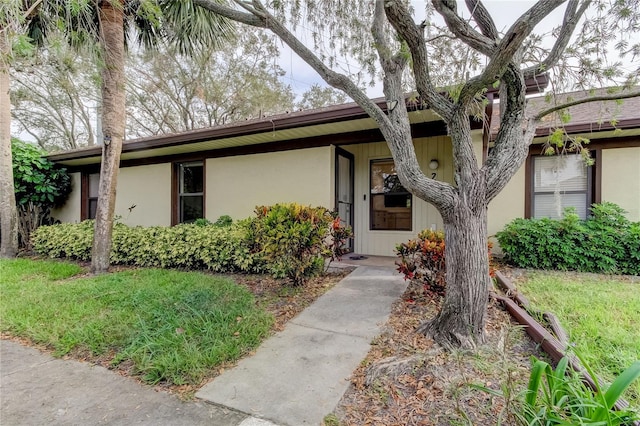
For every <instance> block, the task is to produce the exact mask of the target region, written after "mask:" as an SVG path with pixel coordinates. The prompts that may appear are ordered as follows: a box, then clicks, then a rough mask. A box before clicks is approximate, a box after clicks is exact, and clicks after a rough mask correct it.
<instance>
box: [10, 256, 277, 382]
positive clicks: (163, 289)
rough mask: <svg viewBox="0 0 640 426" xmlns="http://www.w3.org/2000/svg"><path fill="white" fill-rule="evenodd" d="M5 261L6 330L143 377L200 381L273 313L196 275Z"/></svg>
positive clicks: (253, 338)
mask: <svg viewBox="0 0 640 426" xmlns="http://www.w3.org/2000/svg"><path fill="white" fill-rule="evenodd" d="M80 272H82V268H81V267H80V266H78V265H76V264H70V263H63V262H55V261H35V260H29V259H19V260H2V261H1V262H0V275H1V276H2V277H3V279H2V283H1V286H2V287H1V289H2V298H1V299H0V317H1V318H2V323H1V331H2V333H3V335H4V334H10V335H12V336H17V337H21V338H24V339H27V340H28V341H31V342H34V343H37V344H40V345H43V346H45V347H47V348H49V349H51V350H53V352H54V354H55V355H58V356H62V355H67V354H69V355H71V356H74V357H80V358H88V359H90V360H94V361H95V360H98V361H102V363H108V364H110V366H111V367H113V368H120V369H123V370H126V372H127V373H129V374H133V375H135V376H138V377H140V378H141V379H142V380H143V381H145V382H147V383H152V384H155V383H160V382H163V383H167V384H175V385H181V384H199V383H200V381H201V380H202V379H203V378H204V377H205V376H207V375H208V374H210V370H212V369H215V368H216V367H218V366H220V365H223V364H225V363H229V362H232V361H234V360H236V359H238V358H240V357H242V356H243V355H245V354H247V353H248V352H249V351H251V350H252V349H254V348H255V347H257V345H258V344H259V343H260V341H261V340H262V339H263V338H264V337H265V336H267V335H268V334H269V331H270V328H271V325H272V324H273V321H274V319H273V316H272V315H271V314H270V313H268V312H266V311H265V310H264V309H263V308H261V307H260V306H257V305H256V301H255V298H254V297H253V295H252V294H251V292H250V291H248V290H247V289H246V288H245V287H243V286H239V285H237V284H236V283H234V282H233V281H232V280H230V279H228V278H222V277H218V276H212V275H206V274H202V273H199V272H179V271H171V270H159V269H130V270H123V271H119V272H114V273H112V274H108V275H101V276H78V275H77V274H79V273H80Z"/></svg>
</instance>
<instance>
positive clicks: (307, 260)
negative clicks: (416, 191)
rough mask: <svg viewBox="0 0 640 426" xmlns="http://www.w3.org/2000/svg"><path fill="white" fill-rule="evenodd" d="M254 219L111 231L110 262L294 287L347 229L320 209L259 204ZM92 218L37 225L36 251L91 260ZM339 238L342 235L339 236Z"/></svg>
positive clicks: (318, 266) (336, 247) (318, 267)
mask: <svg viewBox="0 0 640 426" xmlns="http://www.w3.org/2000/svg"><path fill="white" fill-rule="evenodd" d="M256 214H257V217H255V218H251V219H246V220H242V221H238V222H232V221H231V218H229V217H228V216H227V217H224V216H223V217H221V218H220V219H218V221H216V223H213V224H212V223H211V222H209V221H207V220H199V221H197V222H196V223H193V224H183V225H178V226H174V227H163V226H154V227H148V228H145V227H141V226H136V227H129V226H126V225H124V224H121V223H117V224H116V225H115V226H114V229H113V248H112V251H111V263H114V264H124V265H136V266H145V267H149V266H152V267H161V268H188V269H209V270H212V271H216V272H234V271H237V272H263V271H267V272H270V273H271V274H273V275H274V276H276V277H287V278H290V279H291V281H292V282H293V283H294V284H296V285H297V284H301V283H303V282H304V281H305V280H306V279H307V278H308V277H310V276H313V275H315V274H317V273H319V272H321V271H322V268H323V266H324V261H325V259H326V258H329V257H331V258H336V257H339V255H340V254H341V253H342V247H341V245H340V244H338V243H335V241H338V242H340V241H342V242H344V238H346V237H345V236H348V235H350V230H345V228H344V227H341V226H340V224H339V220H338V219H335V217H334V215H333V214H332V213H331V212H329V211H328V210H327V209H325V208H323V207H316V208H311V207H306V206H301V205H298V204H276V205H274V206H271V207H259V208H257V209H256ZM93 226H94V222H93V221H91V220H87V221H84V222H81V223H79V224H59V225H53V226H43V227H40V228H39V229H38V230H37V231H36V232H34V233H33V235H32V244H33V247H34V250H35V251H36V252H38V253H40V254H42V255H46V256H49V257H68V258H72V259H79V260H85V261H87V260H90V259H91V246H92V239H93ZM343 237H344V238H343Z"/></svg>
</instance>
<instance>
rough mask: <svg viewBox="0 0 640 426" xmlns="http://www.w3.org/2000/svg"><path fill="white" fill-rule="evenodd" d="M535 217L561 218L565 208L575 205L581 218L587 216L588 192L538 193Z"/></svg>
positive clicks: (535, 201) (535, 202)
mask: <svg viewBox="0 0 640 426" xmlns="http://www.w3.org/2000/svg"><path fill="white" fill-rule="evenodd" d="M533 203H534V211H533V217H536V218H541V217H549V218H551V219H561V218H562V213H563V212H564V209H565V208H567V207H575V208H576V213H577V214H578V216H580V219H586V218H587V194H586V193H581V194H536V195H535V197H534V201H533Z"/></svg>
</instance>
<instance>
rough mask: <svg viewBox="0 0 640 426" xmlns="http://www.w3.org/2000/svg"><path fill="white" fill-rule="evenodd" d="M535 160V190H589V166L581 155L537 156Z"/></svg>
mask: <svg viewBox="0 0 640 426" xmlns="http://www.w3.org/2000/svg"><path fill="white" fill-rule="evenodd" d="M534 161H535V178H534V192H554V191H558V190H559V191H586V190H587V166H585V164H584V161H583V160H582V158H581V157H580V156H579V155H563V156H560V155H556V156H553V157H535V158H534Z"/></svg>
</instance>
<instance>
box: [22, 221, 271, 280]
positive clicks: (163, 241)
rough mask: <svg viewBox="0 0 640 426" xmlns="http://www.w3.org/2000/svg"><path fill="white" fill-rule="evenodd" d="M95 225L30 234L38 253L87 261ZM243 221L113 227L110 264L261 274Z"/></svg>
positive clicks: (52, 228) (43, 229) (42, 229)
mask: <svg viewBox="0 0 640 426" xmlns="http://www.w3.org/2000/svg"><path fill="white" fill-rule="evenodd" d="M93 225H94V223H93V221H92V220H86V221H84V222H81V223H79V224H59V225H52V226H43V227H40V228H38V230H36V231H35V232H34V234H33V236H32V243H33V247H34V249H35V250H36V252H38V253H40V254H43V255H46V256H49V257H68V258H72V259H79V260H90V259H91V245H92V239H93ZM247 229H248V227H247V221H244V222H239V223H237V224H234V225H231V226H225V227H219V226H199V225H195V224H185V225H179V226H174V227H163V226H153V227H148V228H145V227H141V226H136V227H129V226H126V225H123V224H121V223H117V224H116V225H115V226H114V229H113V248H112V251H111V262H112V263H114V264H124V265H136V266H146V267H149V266H154V267H162V268H190V269H209V270H212V271H216V272H232V271H241V272H260V271H261V270H262V269H263V267H264V262H263V260H262V256H261V255H260V254H259V253H252V252H251V250H250V247H251V244H250V242H249V241H247Z"/></svg>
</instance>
